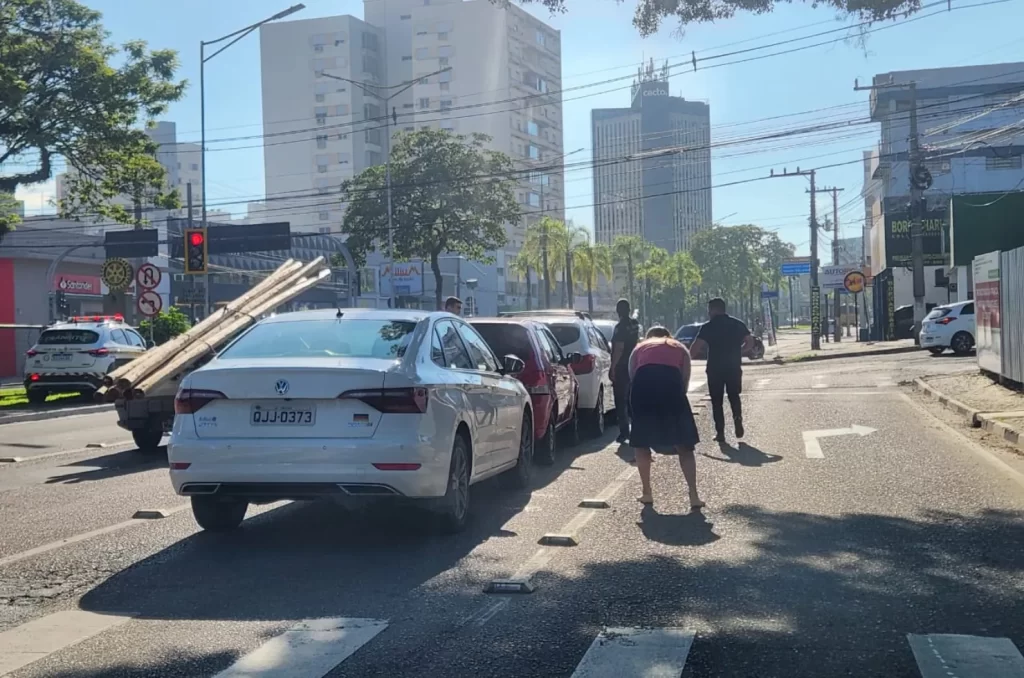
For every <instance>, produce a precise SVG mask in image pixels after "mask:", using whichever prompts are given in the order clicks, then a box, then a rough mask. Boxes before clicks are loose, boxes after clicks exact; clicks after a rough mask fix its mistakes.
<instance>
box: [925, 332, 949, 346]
mask: <svg viewBox="0 0 1024 678" xmlns="http://www.w3.org/2000/svg"><path fill="white" fill-rule="evenodd" d="M920 342H921V347H922V348H939V347H940V346H941V347H943V348H947V347H948V346H949V337H947V336H945V335H943V334H925V333H924V332H922V333H921V335H920Z"/></svg>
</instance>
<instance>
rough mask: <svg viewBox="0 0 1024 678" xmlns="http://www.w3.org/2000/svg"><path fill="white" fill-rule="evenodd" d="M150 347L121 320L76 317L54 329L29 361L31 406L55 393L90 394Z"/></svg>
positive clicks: (43, 337) (31, 351) (27, 384)
mask: <svg viewBox="0 0 1024 678" xmlns="http://www.w3.org/2000/svg"><path fill="white" fill-rule="evenodd" d="M146 348H147V346H146V341H145V339H143V338H142V335H141V334H139V333H138V332H137V331H136V330H135V329H134V328H132V327H131V326H129V325H128V324H127V323H126V322H125V321H124V318H123V317H122V316H120V315H95V316H76V317H74V318H71V319H70V320H67V321H64V322H58V323H54V324H53V325H50V326H49V327H47V328H46V329H45V330H43V333H42V334H40V335H39V340H38V341H37V342H36V344H35V346H33V347H32V348H30V349H29V350H28V352H27V353H26V355H27V356H28V359H27V360H26V361H25V390H26V391H27V392H28V399H29V402H31V403H34V404H40V403H43V402H45V401H46V397H47V396H48V395H51V394H55V393H83V394H89V393H92V392H93V391H95V390H96V389H98V388H99V387H100V386H101V385H102V383H103V376H104V375H105V374H107V373H109V372H112V371H113V370H115V369H117V368H118V367H120V366H121V365H124V364H125V363H127V362H130V361H132V360H134V359H135V358H137V357H138V356H140V355H142V354H143V353H145V352H146Z"/></svg>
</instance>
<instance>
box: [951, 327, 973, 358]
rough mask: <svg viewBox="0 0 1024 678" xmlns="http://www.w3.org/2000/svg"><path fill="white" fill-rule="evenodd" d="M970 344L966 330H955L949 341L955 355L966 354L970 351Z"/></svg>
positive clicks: (969, 337)
mask: <svg viewBox="0 0 1024 678" xmlns="http://www.w3.org/2000/svg"><path fill="white" fill-rule="evenodd" d="M972 344H973V342H972V341H971V336H970V335H969V334H967V333H966V332H957V333H956V334H954V335H953V339H952V340H951V341H950V342H949V345H950V348H952V349H953V353H956V354H957V355H966V354H968V353H970V351H971V345H972Z"/></svg>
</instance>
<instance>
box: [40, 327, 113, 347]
mask: <svg viewBox="0 0 1024 678" xmlns="http://www.w3.org/2000/svg"><path fill="white" fill-rule="evenodd" d="M99 338H100V335H99V334H98V333H96V332H93V331H92V330H46V331H45V332H43V333H42V334H41V335H40V336H39V342H38V343H39V345H40V346H54V345H57V344H76V345H82V344H95V343H96V342H97V341H99Z"/></svg>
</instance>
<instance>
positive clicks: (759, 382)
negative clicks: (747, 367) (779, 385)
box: [754, 379, 771, 391]
mask: <svg viewBox="0 0 1024 678" xmlns="http://www.w3.org/2000/svg"><path fill="white" fill-rule="evenodd" d="M770 381H771V379H758V380H757V383H755V384H754V390H755V391H760V390H762V389H763V388H764V387H765V386H767V385H768V382H770Z"/></svg>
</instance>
